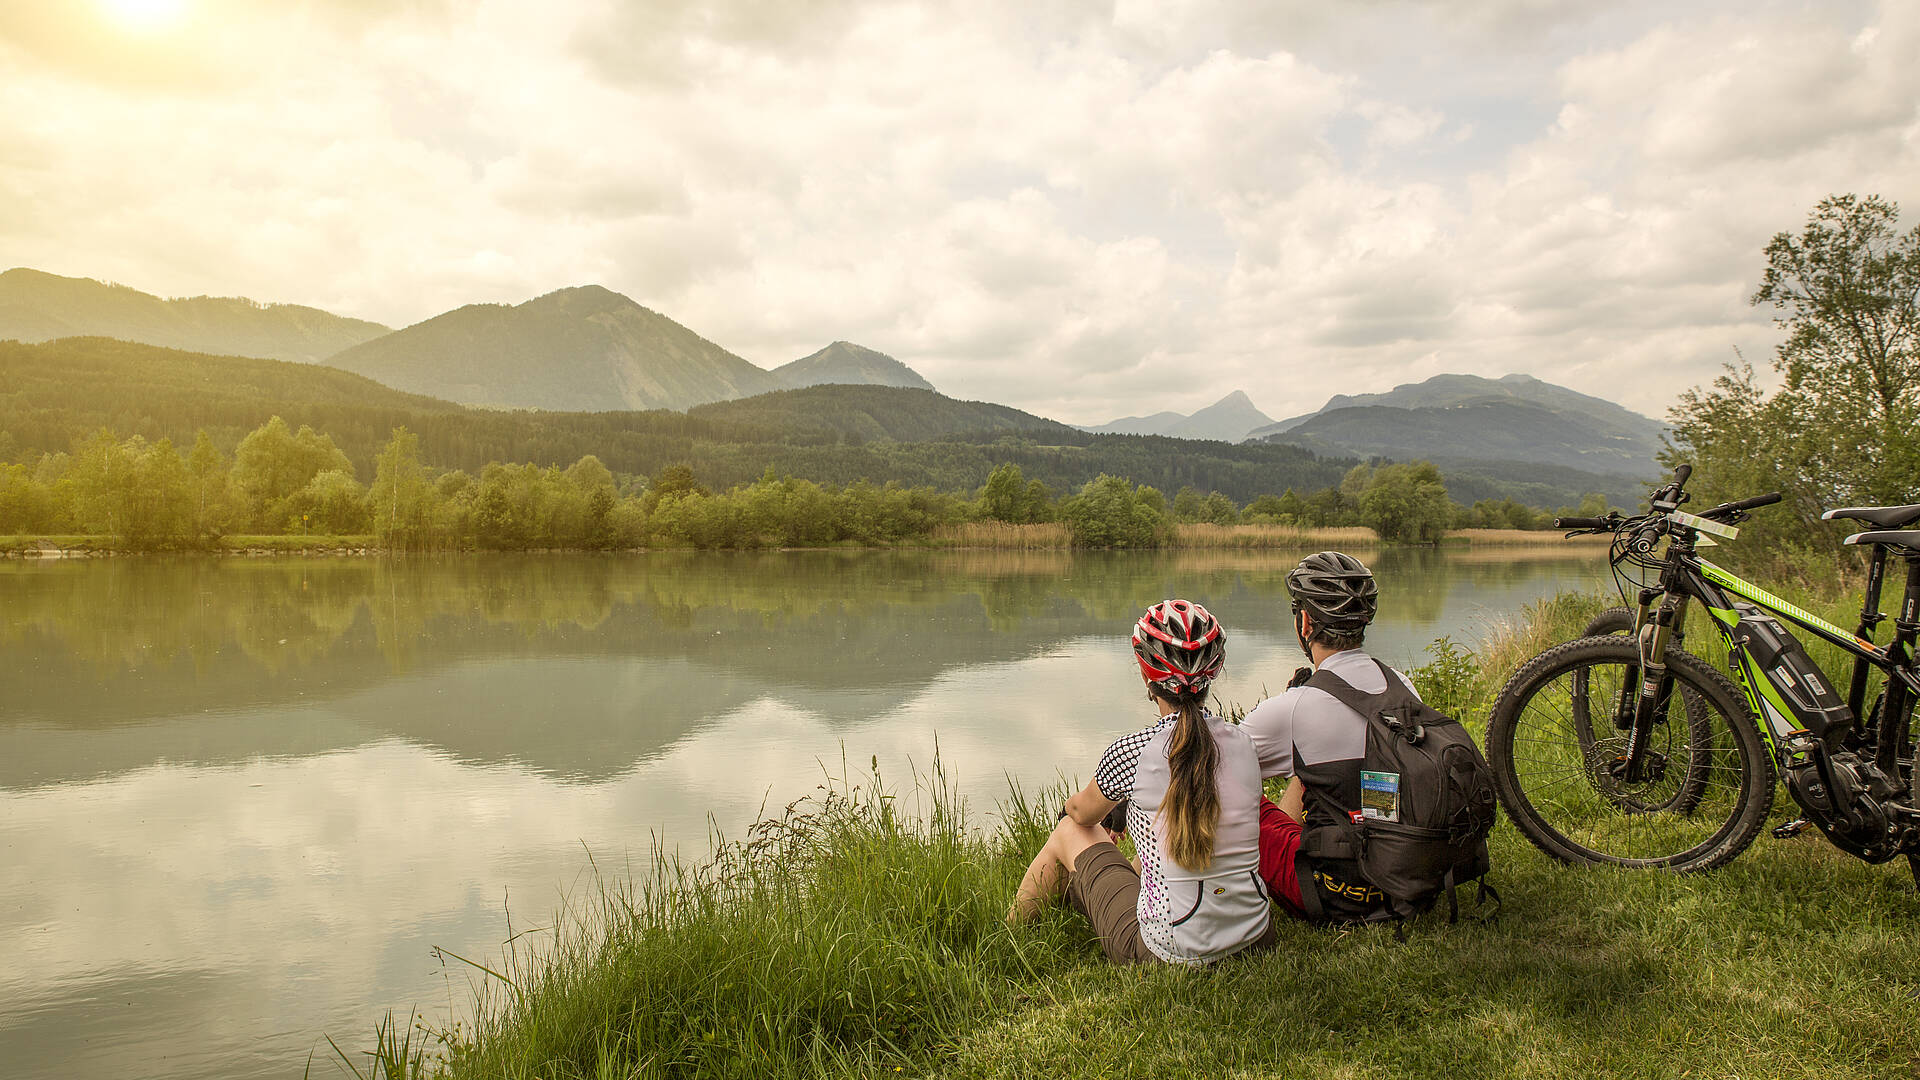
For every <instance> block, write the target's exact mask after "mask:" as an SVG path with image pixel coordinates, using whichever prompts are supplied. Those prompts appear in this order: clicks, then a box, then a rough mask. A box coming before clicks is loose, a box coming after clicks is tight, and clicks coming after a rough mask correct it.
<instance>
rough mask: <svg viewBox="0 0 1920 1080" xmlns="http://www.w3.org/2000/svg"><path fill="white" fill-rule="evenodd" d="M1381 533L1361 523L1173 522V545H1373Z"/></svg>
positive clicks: (1234, 547)
mask: <svg viewBox="0 0 1920 1080" xmlns="http://www.w3.org/2000/svg"><path fill="white" fill-rule="evenodd" d="M1379 543H1380V537H1379V536H1378V535H1377V534H1376V533H1375V532H1374V531H1373V530H1372V529H1368V528H1364V527H1361V526H1344V527H1339V528H1323V529H1310V528H1305V527H1297V526H1292V525H1176V526H1174V531H1173V543H1172V545H1171V546H1173V547H1176V548H1224V549H1228V550H1238V551H1252V550H1262V549H1266V548H1288V549H1301V548H1317V547H1329V546H1345V547H1373V546H1375V545H1378V544H1379Z"/></svg>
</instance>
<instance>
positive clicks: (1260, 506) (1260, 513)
mask: <svg viewBox="0 0 1920 1080" xmlns="http://www.w3.org/2000/svg"><path fill="white" fill-rule="evenodd" d="M1287 495H1289V496H1291V497H1292V498H1293V501H1294V502H1295V503H1296V504H1298V503H1299V501H1300V497H1299V496H1297V495H1294V494H1293V489H1292V488H1288V489H1287ZM1240 517H1241V520H1242V521H1245V522H1246V523H1247V524H1249V525H1292V524H1294V522H1295V521H1296V520H1297V517H1296V514H1295V513H1293V512H1290V511H1289V510H1288V508H1287V503H1286V502H1285V501H1284V500H1283V499H1282V498H1281V497H1280V496H1278V495H1261V496H1258V497H1256V498H1255V499H1254V500H1253V501H1252V502H1250V503H1248V504H1247V508H1246V510H1245V511H1244V512H1243V513H1242V514H1241V515H1240Z"/></svg>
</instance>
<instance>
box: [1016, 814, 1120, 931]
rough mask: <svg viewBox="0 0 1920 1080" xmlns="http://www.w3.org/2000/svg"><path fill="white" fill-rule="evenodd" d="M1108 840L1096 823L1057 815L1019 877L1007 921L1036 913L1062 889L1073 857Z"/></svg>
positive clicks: (1062, 890)
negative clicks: (1058, 818) (1049, 831)
mask: <svg viewBox="0 0 1920 1080" xmlns="http://www.w3.org/2000/svg"><path fill="white" fill-rule="evenodd" d="M1108 840H1109V838H1108V835H1107V831H1106V830H1105V829H1102V828H1101V827H1099V826H1098V825H1082V824H1080V823H1079V822H1077V821H1074V820H1073V819H1072V818H1061V819H1060V823H1059V824H1057V825H1055V826H1054V827H1053V832H1052V833H1051V834H1050V835H1048V837H1047V842H1046V843H1044V844H1042V845H1040V853H1039V854H1038V855H1035V856H1034V857H1033V863H1032V864H1031V865H1029V866H1028V867H1027V873H1026V876H1025V877H1023V878H1021V879H1020V891H1019V892H1018V893H1017V894H1016V895H1015V896H1014V899H1013V908H1012V910H1010V911H1008V912H1007V921H1008V922H1009V923H1022V922H1026V921H1027V920H1028V919H1031V918H1033V917H1035V916H1037V915H1039V914H1040V911H1041V909H1042V908H1044V907H1046V906H1047V905H1048V904H1050V903H1052V902H1053V901H1054V900H1056V899H1058V898H1059V897H1060V894H1061V893H1062V892H1064V891H1066V887H1067V875H1066V870H1067V868H1069V867H1071V866H1072V865H1073V860H1075V859H1077V858H1079V857H1080V853H1081V852H1083V851H1085V850H1087V849H1088V848H1090V847H1092V846H1093V845H1095V844H1103V843H1107V842H1108Z"/></svg>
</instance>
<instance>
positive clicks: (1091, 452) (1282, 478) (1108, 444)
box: [0, 338, 1577, 502]
mask: <svg viewBox="0 0 1920 1080" xmlns="http://www.w3.org/2000/svg"><path fill="white" fill-rule="evenodd" d="M889 397H895V398H896V399H897V400H898V401H900V402H901V403H903V405H905V406H908V407H911V408H912V409H914V410H917V412H916V413H914V414H913V419H912V422H911V423H900V424H899V429H900V430H909V429H916V428H917V429H919V430H921V431H929V430H931V431H936V432H937V433H938V434H937V435H936V436H934V438H933V439H932V440H931V441H927V440H922V441H896V440H892V439H888V438H886V437H885V436H884V435H882V436H879V437H871V436H868V435H866V434H863V432H866V431H868V430H871V428H869V426H868V425H870V424H877V425H882V426H885V425H888V424H896V423H899V422H897V421H882V420H879V419H876V414H877V413H880V412H882V411H884V410H881V409H880V408H879V406H878V404H877V403H879V402H881V401H884V400H886V399H887V398H889ZM276 415H277V416H280V417H282V418H283V419H285V420H286V421H287V423H288V424H290V425H292V426H294V427H299V426H300V425H302V424H305V425H310V426H311V427H313V428H314V429H315V430H316V431H320V432H322V433H325V434H327V435H329V436H331V437H332V438H333V440H334V441H335V442H336V443H337V444H338V445H339V446H340V448H341V449H342V450H344V451H345V452H346V454H347V456H348V457H349V458H350V459H352V461H353V463H354V466H355V468H356V469H357V470H358V475H359V476H360V478H361V479H362V480H370V479H371V478H372V476H373V458H374V455H375V454H376V453H378V451H379V449H380V447H381V446H382V445H383V444H384V443H385V442H386V441H387V439H388V437H389V436H390V434H391V433H392V430H393V429H394V428H396V427H400V426H403V425H404V426H406V427H408V428H410V429H411V430H413V431H414V432H415V433H417V434H418V435H419V436H420V454H421V458H422V460H424V461H425V462H426V463H427V464H428V465H431V466H435V467H439V468H446V469H465V470H468V471H470V472H471V471H476V470H478V469H481V468H483V467H484V466H485V465H487V464H488V463H490V462H495V461H500V462H532V463H534V464H539V465H549V464H558V465H566V464H569V463H571V462H574V461H576V460H578V459H579V458H580V457H582V456H584V455H587V454H593V455H596V456H598V457H599V458H600V459H601V460H602V461H603V462H605V463H606V465H607V466H608V467H609V468H611V469H613V470H614V471H616V472H620V473H647V474H651V473H654V472H656V471H658V470H659V469H660V468H662V467H664V466H666V465H669V464H674V463H686V464H689V465H691V466H692V467H693V469H694V473H695V475H696V476H697V477H698V479H699V481H700V482H701V483H703V484H706V485H708V486H710V487H716V488H723V487H728V486H731V485H733V484H736V483H742V482H745V481H749V480H752V479H755V478H757V477H759V476H760V475H762V474H763V473H764V472H766V470H768V469H772V470H774V471H775V472H776V473H785V474H789V475H792V476H796V477H804V478H807V479H811V480H817V481H821V482H824V483H835V484H849V483H853V482H856V481H859V480H871V481H873V482H875V483H884V482H887V481H898V482H900V483H903V484H910V485H923V484H924V485H930V486H933V487H936V488H940V489H942V490H947V491H959V490H967V491H971V490H973V489H974V488H977V487H979V486H980V485H981V484H983V483H985V482H986V478H987V474H988V473H990V472H991V471H992V470H993V468H994V466H996V465H999V464H1001V463H1003V462H1013V463H1015V464H1017V465H1019V466H1020V467H1021V469H1022V470H1024V472H1025V473H1026V475H1027V476H1028V477H1029V478H1032V479H1038V480H1040V481H1042V482H1044V483H1046V484H1048V485H1049V486H1051V487H1052V488H1054V489H1055V490H1056V491H1062V492H1064V491H1068V490H1072V489H1076V488H1078V487H1079V486H1080V485H1081V484H1083V483H1085V482H1086V481H1088V480H1090V479H1092V478H1094V477H1096V476H1098V475H1100V474H1101V473H1109V474H1112V475H1115V476H1125V477H1129V478H1131V479H1133V480H1134V481H1135V482H1137V483H1143V484H1152V485H1154V486H1156V487H1159V488H1161V489H1162V490H1163V491H1168V492H1172V491H1176V490H1178V489H1179V488H1181V487H1183V486H1187V485H1191V486H1193V487H1195V488H1198V489H1200V490H1202V491H1206V490H1217V491H1221V492H1224V493H1226V494H1227V495H1229V496H1232V497H1233V498H1235V499H1237V500H1239V501H1241V502H1245V501H1247V500H1250V499H1252V498H1253V497H1255V496H1256V495H1262V494H1272V493H1279V492H1284V491H1286V490H1287V489H1288V488H1292V489H1294V490H1295V491H1299V492H1310V491H1317V490H1320V489H1323V488H1325V487H1328V486H1329V485H1332V484H1336V483H1338V482H1339V480H1340V477H1341V476H1342V475H1343V474H1344V473H1345V472H1346V470H1347V469H1348V468H1350V467H1352V465H1353V464H1354V461H1353V460H1351V459H1340V458H1335V459H1328V458H1323V457H1321V456H1319V455H1316V454H1314V453H1312V452H1310V451H1306V450H1302V449H1300V448H1298V447H1293V446H1259V445H1243V446H1229V445H1225V444H1221V443H1212V442H1190V441H1186V440H1182V439H1168V438H1162V437H1138V436H1119V435H1091V434H1088V433H1086V432H1081V431H1076V430H1073V429H1070V428H1067V427H1066V426H1065V425H1058V424H1054V423H1053V422H1052V421H1049V420H1044V419H1042V418H1040V417H1035V416H1031V415H1030V414H1027V413H1021V412H1019V411H1018V410H1015V409H1005V408H1003V407H1001V406H993V405H983V404H980V403H974V402H958V401H954V400H952V399H950V398H943V397H940V396H939V395H937V394H932V393H929V392H927V391H916V390H907V389H901V388H887V387H865V386H821V387H810V388H808V389H806V390H802V391H788V392H784V393H776V394H771V395H766V396H765V397H764V398H763V399H761V400H760V401H754V400H748V401H741V402H728V403H724V404H720V405H715V406H713V407H712V408H709V409H696V410H694V411H693V412H692V413H691V414H681V413H675V412H666V411H651V412H599V413H558V412H555V413H548V412H505V411H493V410H484V409H468V408H462V407H460V406H457V405H453V404H451V403H448V402H445V401H440V400H436V399H433V398H427V397H420V396H417V395H413V394H405V393H400V392H398V391H395V390H392V389H390V388H388V387H385V386H381V385H380V384H378V383H375V382H372V381H370V380H367V379H364V378H361V377H359V376H355V375H351V374H348V373H344V372H339V371H334V370H332V369H329V368H326V367H315V366H307V365H299V364H287V363H279V362H275V361H271V360H251V359H244V358H240V357H231V356H207V355H202V354H197V353H189V352H181V351H177V350H173V349H162V348H156V347H153V346H145V345H134V344H130V343H127V342H121V341H110V340H106V339H100V338H74V339H66V340H62V341H54V342H47V343H42V344H33V345H25V344H20V343H17V342H0V461H21V462H27V463H32V462H34V461H37V460H38V458H39V455H40V454H42V453H58V452H61V451H65V450H67V449H68V448H69V447H70V446H71V445H72V444H73V443H74V441H75V440H77V439H79V438H82V437H84V436H86V435H88V434H90V433H92V432H94V431H96V430H98V429H100V428H103V427H104V428H108V429H110V430H112V431H113V432H114V433H115V434H117V435H119V436H121V437H126V436H130V435H140V436H144V437H145V438H147V439H148V440H158V439H161V438H168V439H172V440H173V441H174V443H175V444H176V445H181V446H186V445H190V444H191V443H192V441H193V438H194V434H195V432H196V431H198V430H201V429H204V430H206V431H207V433H208V434H209V435H210V436H211V437H212V438H213V440H214V443H215V445H216V446H218V447H219V448H220V449H222V450H223V451H225V452H228V453H231V452H232V450H233V448H234V447H235V446H236V445H237V444H238V443H239V441H240V439H241V438H242V437H243V436H245V435H246V434H247V433H248V432H249V431H252V430H253V429H254V428H256V427H258V426H260V425H261V424H262V423H264V422H265V421H266V420H267V419H268V418H270V417H272V416H276ZM983 420H985V421H989V422H991V424H992V426H990V427H988V428H987V429H986V430H984V431H983V430H982V429H981V428H980V426H979V425H980V424H981V423H982V422H983ZM1462 494H1463V495H1471V496H1472V497H1475V498H1477V497H1481V496H1480V495H1478V494H1476V493H1475V492H1472V491H1469V492H1464V493H1462ZM1576 497H1577V495H1576ZM1562 501H1565V500H1562Z"/></svg>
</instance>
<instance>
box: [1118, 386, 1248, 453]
mask: <svg viewBox="0 0 1920 1080" xmlns="http://www.w3.org/2000/svg"><path fill="white" fill-rule="evenodd" d="M1271 423H1273V417H1271V416H1268V415H1267V414H1266V413H1263V412H1261V411H1260V409H1259V407H1258V406H1256V405H1254V403H1253V399H1252V398H1250V397H1248V396H1247V392H1246V391H1245V390H1235V391H1234V392H1232V393H1230V394H1228V395H1227V396H1226V397H1223V398H1221V399H1220V400H1219V401H1216V402H1214V403H1213V404H1211V405H1209V406H1207V407H1206V408H1204V409H1200V410H1198V411H1197V412H1194V413H1193V414H1191V415H1182V414H1180V413H1177V412H1158V413H1154V414H1153V415H1152V416H1123V417H1121V418H1120V419H1118V420H1111V421H1108V422H1107V423H1105V424H1102V425H1100V426H1099V427H1092V428H1088V429H1087V430H1088V431H1095V432H1101V433H1106V434H1114V435H1165V436H1168V437H1170V438H1175V439H1214V440H1218V441H1220V442H1239V441H1240V440H1241V439H1244V438H1246V437H1247V433H1248V432H1250V431H1252V430H1253V429H1255V428H1258V427H1262V426H1265V425H1268V424H1271Z"/></svg>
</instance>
